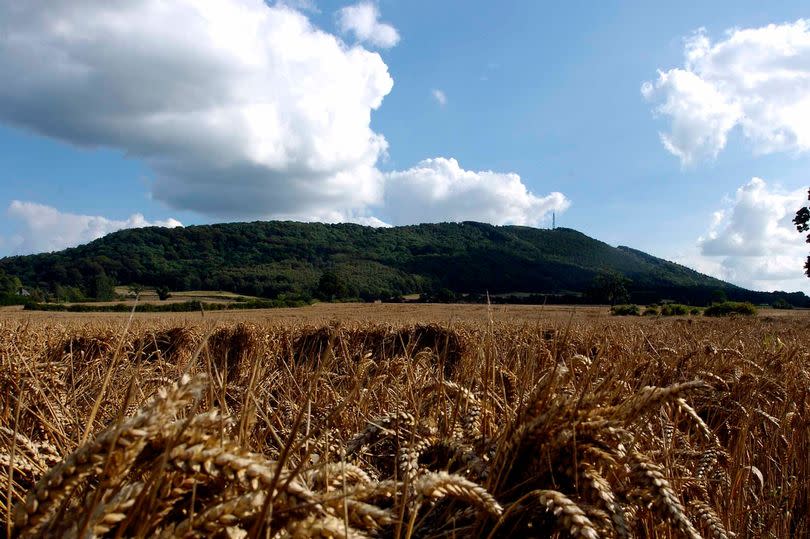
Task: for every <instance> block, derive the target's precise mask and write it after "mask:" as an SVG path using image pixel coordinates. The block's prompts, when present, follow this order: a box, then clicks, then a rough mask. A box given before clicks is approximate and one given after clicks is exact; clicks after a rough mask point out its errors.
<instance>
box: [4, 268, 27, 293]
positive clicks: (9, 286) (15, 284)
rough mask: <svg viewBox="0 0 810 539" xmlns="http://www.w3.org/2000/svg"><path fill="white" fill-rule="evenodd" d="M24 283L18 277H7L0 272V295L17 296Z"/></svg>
mask: <svg viewBox="0 0 810 539" xmlns="http://www.w3.org/2000/svg"><path fill="white" fill-rule="evenodd" d="M21 288H22V283H20V280H19V279H18V278H17V277H14V276H12V275H7V274H6V273H5V272H4V271H3V270H0V294H8V295H17V294H19V293H20V289H21Z"/></svg>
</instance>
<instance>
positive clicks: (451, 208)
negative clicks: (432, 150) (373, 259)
mask: <svg viewBox="0 0 810 539" xmlns="http://www.w3.org/2000/svg"><path fill="white" fill-rule="evenodd" d="M569 205H570V202H569V200H568V199H567V198H566V197H565V196H564V195H563V194H562V193H556V192H555V193H550V194H549V195H547V196H544V197H538V196H536V195H534V194H533V193H531V192H530V191H529V190H528V189H527V187H526V185H525V184H524V183H523V182H522V181H521V179H520V176H518V175H517V174H514V173H499V172H492V171H489V170H486V171H477V172H476V171H471V170H464V169H463V168H461V166H460V165H459V164H458V161H456V160H455V159H447V158H444V157H437V158H434V159H425V160H424V161H422V162H420V163H419V164H417V165H416V166H415V167H413V168H409V169H407V170H402V171H395V172H389V173H387V174H386V189H385V211H386V215H387V216H388V217H389V219H388V220H389V221H391V222H392V223H394V224H407V223H414V222H435V221H468V220H469V221H485V222H488V223H493V224H518V225H539V224H540V223H542V222H544V220H545V219H546V217H547V216H548V214H550V213H551V212H552V211H563V210H565V209H566V208H568V206H569Z"/></svg>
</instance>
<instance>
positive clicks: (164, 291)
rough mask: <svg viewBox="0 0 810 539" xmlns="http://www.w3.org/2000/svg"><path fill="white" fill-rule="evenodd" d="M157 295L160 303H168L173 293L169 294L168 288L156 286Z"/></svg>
mask: <svg viewBox="0 0 810 539" xmlns="http://www.w3.org/2000/svg"><path fill="white" fill-rule="evenodd" d="M155 294H157V297H158V299H159V300H160V301H166V300H167V299H169V298H170V297H172V295H171V293H170V292H169V287H168V286H156V287H155Z"/></svg>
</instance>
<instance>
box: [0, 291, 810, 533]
mask: <svg viewBox="0 0 810 539" xmlns="http://www.w3.org/2000/svg"><path fill="white" fill-rule="evenodd" d="M607 311H608V310H607V308H605V307H578V308H576V309H573V308H569V307H560V306H555V307H538V306H534V307H531V306H493V307H487V306H485V305H465V306H461V305H407V304H397V305H394V304H316V305H312V306H309V307H304V308H299V309H273V310H261V311H251V312H239V311H228V312H214V313H205V315H204V316H203V315H202V314H201V313H180V314H172V315H158V314H150V313H141V314H135V316H132V317H130V316H129V315H128V314H126V313H116V314H101V313H86V314H71V313H37V312H29V311H20V310H15V309H4V310H0V361H2V365H0V384H2V392H0V394H1V395H2V398H3V402H2V409H1V410H0V413H2V419H0V427H1V428H0V438H2V441H3V444H2V446H1V447H2V453H0V459H2V465H1V466H0V485H2V495H0V511H2V515H3V521H4V523H5V531H6V533H7V534H10V535H15V536H29V537H33V536H42V535H66V536H70V537H88V536H98V537H101V536H109V537H113V536H119V537H121V536H125V537H128V536H152V535H161V536H165V537H176V536H182V537H195V536H210V535H217V536H229V537H240V536H244V535H245V534H248V535H249V536H252V537H258V536H263V537H264V536H277V537H309V536H323V537H365V536H381V537H454V536H455V537H465V536H482V537H488V536H489V537H509V536H537V537H546V536H553V535H554V534H557V535H558V536H560V537H569V536H570V537H587V538H595V537H679V536H685V537H692V538H695V537H715V538H721V537H732V536H735V535H736V537H801V536H807V535H808V534H809V533H810V519H809V518H808V511H810V489H808V484H810V461H808V458H807V455H808V454H809V453H810V425H809V424H808V420H809V418H810V396H809V395H808V393H809V392H810V352H808V351H810V332H808V328H809V327H810V316H809V315H808V312H806V311H790V312H788V311H775V310H765V311H762V312H760V314H759V315H758V316H757V317H755V318H745V319H743V318H721V319H708V318H705V317H673V318H658V317H643V318H642V317H610V316H608V315H607Z"/></svg>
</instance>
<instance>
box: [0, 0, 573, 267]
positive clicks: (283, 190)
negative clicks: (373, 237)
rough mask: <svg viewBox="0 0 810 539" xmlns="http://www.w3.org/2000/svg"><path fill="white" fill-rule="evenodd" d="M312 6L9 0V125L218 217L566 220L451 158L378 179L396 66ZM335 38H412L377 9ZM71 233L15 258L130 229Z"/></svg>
mask: <svg viewBox="0 0 810 539" xmlns="http://www.w3.org/2000/svg"><path fill="white" fill-rule="evenodd" d="M310 4H311V2H307V1H305V0H283V1H280V2H276V3H275V4H272V5H269V4H268V3H266V2H265V1H264V0H205V1H198V0H175V1H173V2H164V1H163V0H143V1H139V2H129V1H124V0H70V1H68V0H53V1H52V0H27V1H26V2H7V1H3V0H0V73H3V84H0V122H4V123H6V124H10V125H12V126H16V127H18V128H22V129H26V130H29V131H33V132H36V133H39V134H41V135H45V136H48V137H52V138H55V139H58V140H61V141H65V142H67V143H70V144H74V145H78V146H84V147H99V146H101V147H109V148H115V149H118V150H121V151H123V152H124V153H125V154H126V155H127V156H129V157H132V158H135V159H139V160H140V161H142V162H143V163H145V164H146V165H147V166H148V167H149V168H150V169H151V172H152V176H153V178H152V181H151V183H150V186H151V187H150V189H151V196H152V198H153V199H155V200H158V201H162V202H164V203H166V204H167V205H169V206H170V207H172V208H175V209H178V210H190V211H194V212H197V213H200V214H202V215H205V216H206V217H208V218H220V219H221V218H226V219H232V218H235V219H250V218H260V219H261V218H275V219H292V220H313V221H326V222H337V221H352V222H358V223H363V224H370V225H373V226H386V225H387V224H388V222H395V223H398V224H402V223H412V222H415V221H425V220H434V221H443V220H460V219H478V220H484V221H490V222H494V223H506V222H512V223H523V224H531V223H539V222H541V220H542V219H543V216H544V215H545V214H546V213H547V212H548V211H550V209H557V210H561V209H563V208H564V207H565V206H567V204H568V201H567V200H566V199H565V197H564V196H563V195H561V194H560V193H552V194H550V195H548V196H546V197H538V196H535V194H533V193H531V192H530V191H529V190H528V188H527V187H526V186H525V185H524V184H523V183H522V182H521V180H520V178H519V177H518V176H517V175H516V174H502V173H497V172H471V171H465V170H462V169H461V168H460V167H459V166H458V163H456V162H455V161H454V160H451V159H441V158H440V159H432V160H427V161H424V162H422V163H420V164H418V165H417V166H416V167H413V168H411V169H408V170H405V171H399V172H393V173H382V172H381V171H380V170H379V169H378V163H379V162H380V161H381V160H382V159H383V158H384V157H385V156H386V153H387V148H388V145H387V142H386V140H385V138H384V137H383V135H382V134H379V133H376V132H374V131H373V130H372V129H371V123H370V122H371V114H372V113H373V111H374V110H376V109H378V108H379V107H380V106H381V104H382V102H383V99H384V98H385V96H386V95H387V94H388V93H389V92H390V91H391V89H392V87H393V80H392V78H391V76H390V75H389V72H388V67H387V66H386V64H385V63H384V62H383V60H382V58H381V57H380V55H379V54H378V53H376V52H372V51H369V50H367V49H365V48H363V47H362V46H360V45H354V46H350V45H347V44H346V43H345V42H344V41H342V40H341V39H340V38H338V37H336V36H334V35H331V34H329V33H326V32H324V31H323V30H320V29H318V28H316V27H314V26H313V25H312V24H311V23H310V21H309V20H308V19H307V17H306V16H304V15H303V14H302V13H301V12H300V11H297V10H296V9H293V8H292V7H291V6H307V5H310ZM339 21H340V24H341V27H342V28H343V29H344V31H347V32H353V33H354V34H355V35H356V36H357V37H358V40H360V41H363V42H367V43H371V44H375V45H377V46H389V45H393V44H394V43H395V42H396V41H397V40H398V39H399V36H398V34H397V32H396V30H395V29H394V28H393V27H391V26H390V25H386V24H384V23H380V22H379V12H378V10H377V7H376V5H375V4H373V3H369V2H362V3H359V4H356V5H352V6H349V7H347V8H345V9H343V10H341V11H340V12H339ZM31 66H36V69H32V68H31ZM434 95H435V97H436V99H438V100H439V101H440V102H441V101H442V100H444V99H445V97H444V94H443V93H438V92H437V93H435V94H434ZM110 189H111V191H113V190H114V189H115V186H114V185H110ZM21 204H22V203H21ZM23 207H27V206H20V208H16V209H15V210H14V211H15V212H17V213H19V215H20V216H21V215H23V213H24V212H23V210H22V209H21V208H23ZM31 207H32V208H33V207H34V206H31ZM38 211H39V212H40V213H43V214H44V215H45V214H47V212H46V211H45V210H44V209H42V208H40V209H39V210H38ZM49 211H51V212H52V213H51V215H57V216H58V215H68V216H69V214H60V213H59V212H58V210H55V209H53V208H50V209H49ZM372 212H375V213H376V214H377V215H374V214H373V213H372ZM13 213H14V212H10V215H11V214H13ZM29 213H30V211H29ZM26 215H27V214H26ZM389 216H390V217H389ZM18 218H20V219H22V217H19V216H18ZM49 219H51V221H54V222H60V219H63V218H59V219H57V218H56V217H51V218H49ZM64 219H67V220H68V221H70V222H71V223H73V225H72V227H68V229H67V230H66V231H64V232H63V231H60V230H59V227H53V228H52V229H49V230H52V231H53V234H54V235H55V237H56V239H55V240H53V242H48V241H46V240H45V239H43V238H44V234H45V232H42V230H44V229H40V228H37V226H38V225H36V223H35V221H34V220H33V219H28V220H26V219H23V222H24V223H28V224H26V225H25V226H24V227H23V229H24V230H23V232H24V233H23V236H24V237H23V238H22V239H19V238H18V241H17V242H16V243H17V244H18V245H21V246H23V247H22V248H24V249H25V250H26V251H30V250H36V249H40V248H41V249H54V248H59V247H62V246H64V245H70V244H75V243H77V242H79V241H84V240H86V239H87V238H91V237H94V235H95V233H94V232H93V230H95V228H94V227H97V228H98V229H99V230H103V231H109V229H111V228H115V227H120V226H124V224H126V223H124V224H121V223H120V222H113V221H109V220H105V219H104V218H101V217H98V218H93V217H87V216H72V217H65V218H64ZM64 219H63V220H64ZM71 219H72V221H71ZM77 219H78V221H77ZM94 219H95V220H94ZM46 222H47V220H46ZM77 222H83V223H85V224H84V225H81V226H79V225H78V224H76V223H77ZM132 226H135V225H134V224H132ZM26 227H27V228H26ZM77 229H78V230H82V231H84V232H75V230H77ZM70 231H74V232H70ZM35 232H36V233H40V234H43V235H40V236H36V237H37V238H39V239H29V238H34V236H35V235H36V234H34V233H35Z"/></svg>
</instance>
